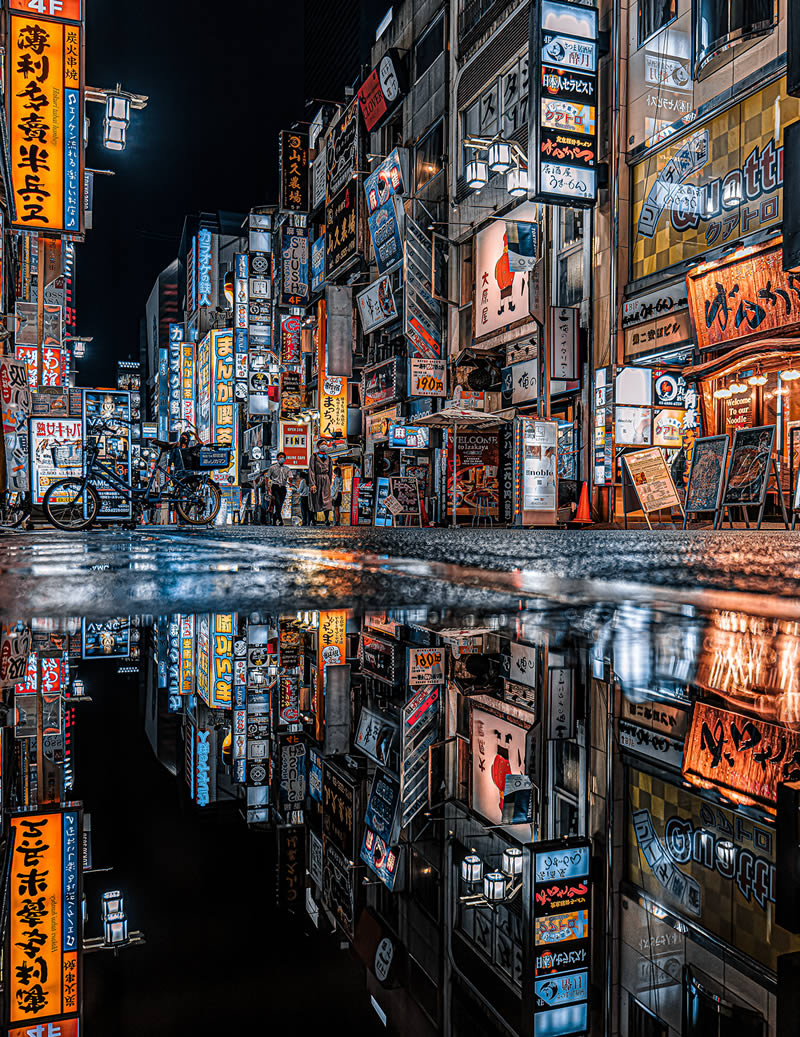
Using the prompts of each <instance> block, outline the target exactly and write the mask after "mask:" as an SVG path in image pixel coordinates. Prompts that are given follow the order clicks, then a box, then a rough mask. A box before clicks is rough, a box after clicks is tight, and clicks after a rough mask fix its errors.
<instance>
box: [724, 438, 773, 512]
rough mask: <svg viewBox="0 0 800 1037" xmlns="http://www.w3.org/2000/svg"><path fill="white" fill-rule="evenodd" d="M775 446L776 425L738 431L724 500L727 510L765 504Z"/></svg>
mask: <svg viewBox="0 0 800 1037" xmlns="http://www.w3.org/2000/svg"><path fill="white" fill-rule="evenodd" d="M774 443H775V426H774V425H760V426H758V427H757V428H742V429H737V430H736V432H735V433H734V436H733V446H732V448H731V462H730V466H729V467H728V477H727V479H726V481H725V493H724V495H723V498H722V504H723V507H727V506H728V505H735V506H737V507H741V506H743V505H745V506H746V505H748V504H761V503H762V502H763V501H764V499H765V497H766V493H767V482H768V481H769V464H770V461H771V460H772V448H773V445H774Z"/></svg>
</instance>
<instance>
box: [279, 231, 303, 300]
mask: <svg viewBox="0 0 800 1037" xmlns="http://www.w3.org/2000/svg"><path fill="white" fill-rule="evenodd" d="M308 252H309V250H308V231H307V230H306V229H305V228H304V227H281V261H282V262H281V304H282V305H283V306H305V304H306V303H307V302H308V297H309V254H308Z"/></svg>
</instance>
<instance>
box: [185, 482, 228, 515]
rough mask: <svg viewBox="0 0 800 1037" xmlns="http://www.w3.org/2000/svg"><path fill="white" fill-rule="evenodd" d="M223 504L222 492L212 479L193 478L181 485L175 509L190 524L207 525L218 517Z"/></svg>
mask: <svg viewBox="0 0 800 1037" xmlns="http://www.w3.org/2000/svg"><path fill="white" fill-rule="evenodd" d="M221 505H222V494H221V493H220V491H219V486H217V484H216V483H215V482H214V481H213V480H212V479H197V480H194V479H193V480H192V481H191V482H190V483H188V484H187V483H184V484H183V486H182V487H181V498H180V500H176V501H175V510H176V511H177V512H178V514H179V515H180V517H181V518H182V519H183V521H184V522H188V523H189V525H190V526H207V525H208V524H209V522H213V521H214V519H215V518H216V517H217V515H218V514H219V509H220V506H221Z"/></svg>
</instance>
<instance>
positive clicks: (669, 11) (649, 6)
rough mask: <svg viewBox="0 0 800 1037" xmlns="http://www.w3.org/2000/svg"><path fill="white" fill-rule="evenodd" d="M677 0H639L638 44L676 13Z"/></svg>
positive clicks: (661, 27)
mask: <svg viewBox="0 0 800 1037" xmlns="http://www.w3.org/2000/svg"><path fill="white" fill-rule="evenodd" d="M676 2H677V0H639V46H641V45H642V44H643V43H644V41H645V40H646V39H649V37H650V36H652V35H653V33H654V32H658V30H659V29H663V28H664V26H665V25H668V24H669V23H670V22H671V21H672V19H673V18H674V17H675V15H676V13H677V12H676V10H675V8H676Z"/></svg>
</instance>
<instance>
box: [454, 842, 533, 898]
mask: <svg viewBox="0 0 800 1037" xmlns="http://www.w3.org/2000/svg"><path fill="white" fill-rule="evenodd" d="M501 869H502V870H494V871H490V872H486V873H484V865H483V861H482V860H481V858H480V857H479V856H478V855H477V854H476V853H470V854H467V856H466V857H464V858H463V859H462V861H461V879H462V882H463V883H464V885H465V886H466V888H467V890H468V892H467V893H466V894H464V895H463V896H460V897H459V901H460V902H461V903H462V904H464V906H465V907H494V906H495V905H496V904H508V903H510V902H511V901H512V900H513V899H514V898H515V897H516V896H517V894H518V893H519V891H520V890H521V889H522V850H520V849H519V848H518V847H515V846H509V847H506V849H505V850H504V851H503V858H502V865H501ZM481 881H482V882H483V889H482V891H479V889H478V887H479V886H480V885H481Z"/></svg>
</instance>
